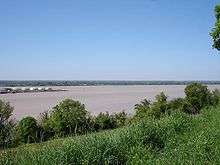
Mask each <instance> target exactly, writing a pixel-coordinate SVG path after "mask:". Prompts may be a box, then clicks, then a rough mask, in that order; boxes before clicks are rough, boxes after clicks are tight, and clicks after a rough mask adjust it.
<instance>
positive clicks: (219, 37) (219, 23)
mask: <svg viewBox="0 0 220 165" xmlns="http://www.w3.org/2000/svg"><path fill="white" fill-rule="evenodd" d="M215 17H216V22H215V26H214V28H213V29H212V31H211V33H210V35H211V37H212V40H213V45H212V46H213V48H215V49H217V50H220V5H217V6H216V7H215Z"/></svg>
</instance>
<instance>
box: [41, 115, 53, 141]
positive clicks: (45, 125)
mask: <svg viewBox="0 0 220 165" xmlns="http://www.w3.org/2000/svg"><path fill="white" fill-rule="evenodd" d="M39 127H40V132H39V136H40V141H46V140H48V139H50V138H51V137H53V136H54V134H55V133H54V131H53V128H52V127H51V124H50V120H49V112H48V111H46V112H43V113H41V114H40V118H39Z"/></svg>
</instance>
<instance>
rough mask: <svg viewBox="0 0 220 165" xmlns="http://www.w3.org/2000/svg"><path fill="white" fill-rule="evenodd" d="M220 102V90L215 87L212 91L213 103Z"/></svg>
mask: <svg viewBox="0 0 220 165" xmlns="http://www.w3.org/2000/svg"><path fill="white" fill-rule="evenodd" d="M219 102H220V91H219V90H218V89H215V90H214V91H212V105H217V104H218V103H219Z"/></svg>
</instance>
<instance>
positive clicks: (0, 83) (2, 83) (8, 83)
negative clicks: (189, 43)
mask: <svg viewBox="0 0 220 165" xmlns="http://www.w3.org/2000/svg"><path fill="white" fill-rule="evenodd" d="M193 82H198V83H202V84H206V85H219V84H220V81H211V80H207V81H206V80H204V81H200V80H198V81H159V80H156V81H117V80H115V81H103V80H97V81H79V80H76V81H74V80H73V81H70V80H67V81H66V80H63V81H61V80H60V81H56V80H30V81H29V80H21V81H17V80H0V87H33V86H38V87H42V86H109V85H110V86H112V85H187V84H190V83H193Z"/></svg>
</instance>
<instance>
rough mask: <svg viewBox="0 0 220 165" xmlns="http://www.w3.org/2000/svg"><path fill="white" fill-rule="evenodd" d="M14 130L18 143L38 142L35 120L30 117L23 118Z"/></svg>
mask: <svg viewBox="0 0 220 165" xmlns="http://www.w3.org/2000/svg"><path fill="white" fill-rule="evenodd" d="M16 130H17V135H18V139H19V141H20V142H22V143H33V142H38V139H39V134H38V133H39V129H38V125H37V121H36V119H35V118H33V117H30V116H28V117H25V118H23V119H22V120H21V121H20V122H19V123H18V126H17V128H16Z"/></svg>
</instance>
